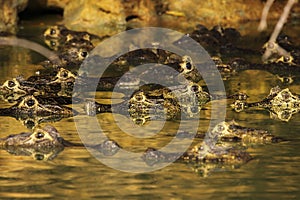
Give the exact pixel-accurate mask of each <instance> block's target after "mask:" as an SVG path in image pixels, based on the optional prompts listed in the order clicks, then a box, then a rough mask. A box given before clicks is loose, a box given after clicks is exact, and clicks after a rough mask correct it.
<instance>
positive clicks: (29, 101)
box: [26, 99, 35, 107]
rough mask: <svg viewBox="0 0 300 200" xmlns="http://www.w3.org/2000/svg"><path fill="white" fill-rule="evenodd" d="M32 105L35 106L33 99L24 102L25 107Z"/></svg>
mask: <svg viewBox="0 0 300 200" xmlns="http://www.w3.org/2000/svg"><path fill="white" fill-rule="evenodd" d="M34 104H35V100H34V99H29V100H28V101H27V102H26V105H27V106H28V107H32V106H34Z"/></svg>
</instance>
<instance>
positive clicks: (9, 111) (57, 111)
mask: <svg viewBox="0 0 300 200" xmlns="http://www.w3.org/2000/svg"><path fill="white" fill-rule="evenodd" d="M46 100H47V99H45V100H41V99H40V100H38V99H37V98H36V97H34V96H32V95H28V96H25V97H23V98H22V99H21V100H20V101H19V102H18V103H17V104H16V105H14V106H12V107H10V108H2V109H0V115H5V116H14V117H18V116H24V115H25V116H54V115H56V116H63V117H71V116H73V114H75V111H74V112H73V110H72V109H71V108H69V107H66V106H62V105H58V104H56V103H54V102H50V101H49V102H46ZM42 101H44V102H42Z"/></svg>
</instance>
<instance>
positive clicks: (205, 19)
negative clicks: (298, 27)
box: [161, 0, 283, 30]
mask: <svg viewBox="0 0 300 200" xmlns="http://www.w3.org/2000/svg"><path fill="white" fill-rule="evenodd" d="M165 2H166V3H167V7H168V10H167V12H165V13H164V14H163V15H162V17H161V20H162V23H163V24H166V25H167V26H168V27H170V28H173V27H176V26H178V24H180V27H181V29H182V30H187V29H190V28H193V27H195V25H196V24H203V25H205V26H208V27H212V26H213V25H218V24H220V25H222V26H231V27H238V25H239V24H240V23H241V22H246V21H250V20H259V19H260V17H261V12H262V10H263V6H264V3H263V2H262V1H261V0H251V1H248V0H210V1H207V0H185V1H172V0H166V1H165ZM278 8H279V9H278ZM282 8H283V6H282V2H277V1H275V3H274V6H273V7H272V9H271V10H270V13H269V18H272V19H278V18H279V16H280V15H281V12H282Z"/></svg>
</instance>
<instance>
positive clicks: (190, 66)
mask: <svg viewBox="0 0 300 200" xmlns="http://www.w3.org/2000/svg"><path fill="white" fill-rule="evenodd" d="M185 67H186V69H187V70H191V69H192V64H191V63H190V62H187V63H186V65H185Z"/></svg>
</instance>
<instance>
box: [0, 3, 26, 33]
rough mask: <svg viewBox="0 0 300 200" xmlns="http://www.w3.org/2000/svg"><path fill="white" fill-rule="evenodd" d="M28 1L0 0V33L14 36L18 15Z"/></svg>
mask: <svg viewBox="0 0 300 200" xmlns="http://www.w3.org/2000/svg"><path fill="white" fill-rule="evenodd" d="M27 3H28V0H9V1H8V0H0V10H1V12H0V32H5V33H12V34H15V33H16V31H17V23H18V13H19V12H21V11H23V10H24V9H25V8H26V6H27Z"/></svg>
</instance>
